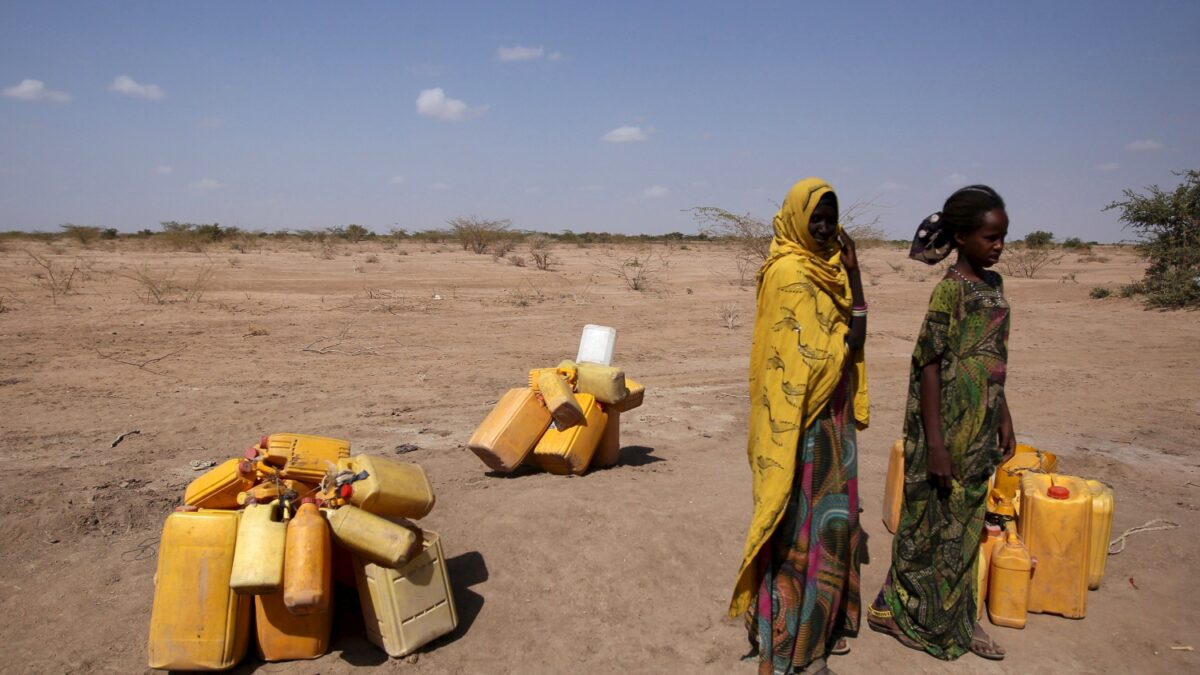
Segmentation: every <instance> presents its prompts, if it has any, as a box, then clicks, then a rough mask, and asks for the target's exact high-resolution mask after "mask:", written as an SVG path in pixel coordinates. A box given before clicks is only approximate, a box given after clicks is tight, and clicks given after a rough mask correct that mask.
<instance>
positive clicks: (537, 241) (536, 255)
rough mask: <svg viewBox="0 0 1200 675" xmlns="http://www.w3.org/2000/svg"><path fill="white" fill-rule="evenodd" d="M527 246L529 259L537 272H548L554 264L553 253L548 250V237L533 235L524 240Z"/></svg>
mask: <svg viewBox="0 0 1200 675" xmlns="http://www.w3.org/2000/svg"><path fill="white" fill-rule="evenodd" d="M526 242H527V243H528V244H529V257H530V258H532V259H533V264H534V265H535V266H536V267H537V268H538V269H539V270H548V269H550V266H551V265H553V264H554V253H553V252H552V251H551V250H550V237H547V236H545V235H542V234H535V235H533V236H532V237H529V239H527V240H526Z"/></svg>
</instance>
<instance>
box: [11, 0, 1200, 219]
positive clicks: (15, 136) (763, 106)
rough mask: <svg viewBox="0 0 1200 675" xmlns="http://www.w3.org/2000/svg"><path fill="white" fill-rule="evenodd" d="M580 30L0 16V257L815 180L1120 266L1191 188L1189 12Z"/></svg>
mask: <svg viewBox="0 0 1200 675" xmlns="http://www.w3.org/2000/svg"><path fill="white" fill-rule="evenodd" d="M575 4H576V3H518V2H506V3H494V2H488V3H449V2H447V3H404V2H386V3H383V2H381V3H302V2H249V3H246V2H240V3H234V2H206V3H182V2H111V3H97V2H71V3H65V2H12V1H10V0H4V1H3V2H2V3H0V88H2V89H3V96H2V97H0V149H2V150H0V230H5V229H25V230H30V229H42V230H47V229H57V227H58V225H59V224H60V223H66V222H73V223H79V224H87V225H100V226H105V227H109V226H111V227H118V228H120V229H122V230H125V231H133V230H137V229H141V228H153V229H157V228H158V223H159V221H163V220H178V221H187V222H220V223H222V224H224V225H237V226H240V227H243V228H248V229H279V228H291V229H313V228H323V227H328V226H332V225H345V224H349V223H360V224H363V225H367V226H369V227H371V228H372V229H375V230H376V231H379V232H386V231H388V230H389V229H390V228H392V227H396V226H399V227H404V228H407V229H410V230H415V229H427V228H436V227H441V226H443V225H444V223H445V221H446V219H447V218H451V217H454V216H458V215H472V214H473V215H478V216H482V217H492V218H511V219H512V220H513V223H514V226H516V227H520V228H527V229H537V230H548V231H558V230H562V229H568V228H569V229H574V230H576V231H582V230H607V231H612V232H629V233H633V232H655V233H659V232H670V231H684V232H692V231H695V223H694V221H693V220H692V218H691V217H690V216H689V215H688V214H687V213H686V212H684V209H687V208H689V207H692V206H699V205H715V206H721V207H723V208H726V209H729V210H732V211H737V212H749V213H751V214H754V215H757V216H761V217H770V216H771V215H772V214H773V213H774V210H775V205H776V204H777V203H778V201H779V200H780V199H782V197H783V195H784V194H785V193H786V192H787V189H788V187H789V186H790V185H791V183H792V182H793V181H795V180H798V179H800V178H803V177H805V176H809V175H818V176H822V177H824V178H826V179H827V180H829V181H830V182H831V183H832V184H833V185H834V187H835V189H837V191H838V193H839V196H840V197H841V200H842V204H843V205H846V204H849V203H852V202H855V201H866V202H871V203H874V204H877V205H878V206H879V209H878V211H877V212H878V215H879V216H880V218H881V224H882V226H883V227H884V228H885V229H886V230H888V231H889V232H890V233H892V234H893V235H894V236H896V237H900V238H907V237H910V236H911V234H912V231H913V230H914V229H915V227H916V225H917V223H918V222H919V221H920V220H921V218H923V217H924V216H925V215H928V214H929V213H931V212H933V211H935V210H937V209H938V208H940V206H941V203H942V201H943V200H944V199H945V198H946V196H948V195H949V193H950V192H951V191H953V189H954V188H956V187H960V186H962V185H965V184H967V183H969V182H984V183H988V184H990V185H992V186H993V187H995V188H996V189H997V190H999V191H1000V193H1001V194H1002V195H1003V196H1004V197H1005V199H1006V200H1007V202H1008V205H1009V215H1010V217H1011V221H1012V230H1011V232H1012V234H1013V235H1014V236H1018V237H1019V236H1023V235H1024V234H1025V233H1027V232H1029V231H1031V230H1035V229H1042V230H1050V231H1052V232H1054V233H1055V234H1056V235H1058V236H1059V237H1060V238H1062V237H1067V236H1079V237H1082V238H1084V239H1094V240H1098V241H1116V240H1120V239H1122V238H1127V237H1129V236H1131V235H1130V233H1129V232H1128V231H1124V230H1122V229H1121V226H1120V224H1119V223H1118V222H1117V220H1116V216H1115V214H1114V213H1113V212H1107V213H1105V212H1102V211H1101V209H1102V207H1103V206H1104V205H1105V204H1107V203H1108V202H1110V201H1112V200H1114V199H1118V198H1120V197H1121V190H1122V189H1123V188H1125V187H1132V188H1138V189H1140V188H1142V187H1144V186H1146V185H1150V184H1159V185H1162V186H1164V187H1167V186H1174V185H1175V184H1176V182H1177V179H1176V178H1175V177H1174V176H1172V175H1171V171H1172V170H1181V169H1188V168H1200V43H1198V42H1197V41H1196V39H1195V35H1196V30H1197V27H1200V3H1197V2H1194V1H1187V2H1149V3H1139V4H1134V3H1129V2H1122V3H1118V2H1040V3H1033V2H1018V3H944V2H937V3H935V2H906V3H892V2H887V3H861V2H846V3H823V4H821V5H817V4H815V3H804V2H786V3H765V2H764V3H700V2H681V3H668V2H651V3H646V2H638V3H621V2H607V3H592V4H591V5H590V6H589V7H587V8H580V7H577V6H575ZM578 4H580V5H582V4H584V3H578ZM834 5H836V6H834Z"/></svg>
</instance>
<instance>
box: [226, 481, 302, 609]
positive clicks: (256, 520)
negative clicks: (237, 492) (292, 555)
mask: <svg viewBox="0 0 1200 675" xmlns="http://www.w3.org/2000/svg"><path fill="white" fill-rule="evenodd" d="M287 528H288V526H287V523H285V522H283V521H282V520H280V513H279V504H278V502H275V503H271V504H247V505H246V508H245V509H243V510H242V521H241V523H240V524H238V534H237V549H236V550H235V551H234V553H233V569H232V571H231V572H230V573H229V587H230V588H232V589H233V590H234V591H236V592H238V593H245V594H247V595H256V594H260V593H275V592H276V591H279V590H280V589H282V588H283V555H284V547H285V546H286V543H287Z"/></svg>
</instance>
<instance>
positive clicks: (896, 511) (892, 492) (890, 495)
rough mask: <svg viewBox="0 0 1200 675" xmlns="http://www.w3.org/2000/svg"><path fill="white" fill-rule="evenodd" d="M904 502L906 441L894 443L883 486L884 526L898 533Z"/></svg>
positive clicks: (889, 530)
mask: <svg viewBox="0 0 1200 675" xmlns="http://www.w3.org/2000/svg"><path fill="white" fill-rule="evenodd" d="M903 501H904V439H899V440H897V441H896V442H895V443H892V451H891V452H889V453H888V470H887V479H886V480H885V482H884V484H883V509H882V511H883V526H884V527H886V528H887V531H888V532H891V533H892V534H895V533H896V528H898V527H900V504H901V502H903Z"/></svg>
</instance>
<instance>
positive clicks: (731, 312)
mask: <svg viewBox="0 0 1200 675" xmlns="http://www.w3.org/2000/svg"><path fill="white" fill-rule="evenodd" d="M740 314H741V311H740V310H739V309H738V306H737V303H734V302H729V303H726V304H724V305H721V309H720V310H718V312H717V316H719V317H721V323H723V324H725V328H727V329H729V330H733V329H734V328H736V327H737V325H738V317H739V315H740Z"/></svg>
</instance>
